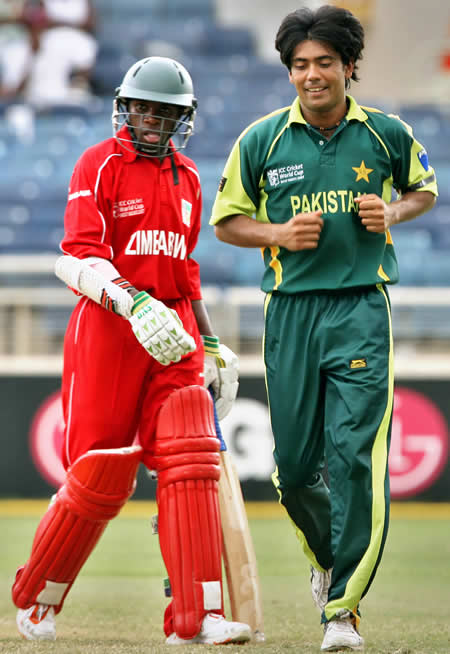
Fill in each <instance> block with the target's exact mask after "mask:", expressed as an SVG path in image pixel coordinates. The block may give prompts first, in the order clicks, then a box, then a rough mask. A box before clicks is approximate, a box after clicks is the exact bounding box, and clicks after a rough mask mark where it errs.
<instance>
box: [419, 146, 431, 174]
mask: <svg viewBox="0 0 450 654" xmlns="http://www.w3.org/2000/svg"><path fill="white" fill-rule="evenodd" d="M417 156H418V157H419V161H420V163H421V164H422V166H423V168H424V169H425V170H428V168H429V164H428V154H427V151H426V150H425V149H423V150H421V151H420V152H418V153H417Z"/></svg>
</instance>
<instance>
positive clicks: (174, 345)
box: [129, 291, 196, 366]
mask: <svg viewBox="0 0 450 654" xmlns="http://www.w3.org/2000/svg"><path fill="white" fill-rule="evenodd" d="M131 314H132V315H131V318H129V321H130V323H131V329H132V330H133V333H134V335H135V336H136V338H137V340H138V341H139V343H140V344H141V345H142V346H143V347H144V348H145V349H146V350H147V352H148V353H149V354H150V355H151V356H152V357H154V358H155V359H156V360H157V361H159V363H161V364H162V365H163V366H168V365H169V364H170V363H176V362H177V361H179V360H180V359H181V357H182V356H183V355H184V354H188V352H193V351H194V350H195V347H196V346H195V341H194V339H193V338H192V336H191V335H190V334H188V333H187V331H186V330H185V329H184V327H183V323H182V322H181V320H180V318H179V316H178V314H177V312H176V311H174V310H173V309H169V308H168V307H166V305H165V304H163V303H162V302H160V301H159V300H155V298H153V297H151V295H149V294H148V293H146V292H145V291H141V292H140V293H138V294H137V295H135V297H134V304H133V308H132V310H131Z"/></svg>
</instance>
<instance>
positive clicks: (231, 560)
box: [219, 450, 264, 641]
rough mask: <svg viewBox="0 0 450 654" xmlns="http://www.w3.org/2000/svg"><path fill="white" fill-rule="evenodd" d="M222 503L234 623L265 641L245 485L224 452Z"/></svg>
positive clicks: (224, 551)
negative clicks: (241, 625)
mask: <svg viewBox="0 0 450 654" xmlns="http://www.w3.org/2000/svg"><path fill="white" fill-rule="evenodd" d="M220 467H221V473H220V481H219V504H220V515H221V522H222V537H223V561H224V567H225V575H226V579H227V585H228V594H229V597H230V606H231V615H232V617H233V620H236V621H238V622H244V623H246V624H248V625H250V627H251V629H252V631H253V637H254V639H255V640H257V641H263V640H264V621H263V610H262V597H261V588H260V583H259V576H258V568H257V563H256V555H255V549H254V546H253V540H252V537H251V534H250V528H249V525H248V519H247V513H246V510H245V505H244V498H243V496H242V489H241V484H240V481H239V477H238V474H237V471H236V468H235V466H234V463H233V460H232V459H231V457H230V454H229V453H228V452H227V451H226V450H225V451H222V452H221V453H220Z"/></svg>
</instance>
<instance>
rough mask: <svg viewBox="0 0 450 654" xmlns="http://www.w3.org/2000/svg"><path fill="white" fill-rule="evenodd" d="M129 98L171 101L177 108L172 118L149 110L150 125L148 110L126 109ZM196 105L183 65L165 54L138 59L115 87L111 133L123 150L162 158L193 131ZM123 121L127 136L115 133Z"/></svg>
mask: <svg viewBox="0 0 450 654" xmlns="http://www.w3.org/2000/svg"><path fill="white" fill-rule="evenodd" d="M130 100H143V101H147V102H154V103H158V104H160V105H172V106H175V107H176V108H177V109H178V112H177V114H176V115H175V117H174V118H173V117H172V116H170V117H168V116H167V115H157V114H153V113H152V118H153V119H154V122H155V123H157V126H153V124H150V123H149V122H148V121H147V120H146V117H147V116H148V115H149V114H140V113H130V111H129V107H130ZM196 108H197V100H196V99H195V97H194V91H193V84H192V79H191V77H190V75H189V73H188V72H187V70H186V69H185V68H184V66H182V65H181V64H179V63H178V62H176V61H175V60H174V59H169V58H167V57H148V58H146V59H141V60H140V61H138V62H137V63H135V64H134V65H133V66H132V67H131V68H130V69H129V70H128V72H127V73H126V74H125V77H124V78H123V81H122V84H121V85H120V86H119V87H118V88H117V89H116V95H115V98H114V102H113V114H112V124H113V130H114V135H115V137H116V139H117V140H118V142H119V143H120V144H121V146H122V147H124V148H125V149H127V150H131V151H132V152H133V151H135V150H138V151H139V153H140V154H142V155H143V156H147V157H159V158H163V157H166V156H168V155H169V154H170V153H171V152H175V151H178V150H182V149H184V148H185V147H186V144H187V142H188V140H189V138H190V136H191V134H192V133H193V128H194V118H195V111H196ZM151 122H152V123H153V121H151ZM123 125H127V126H128V131H129V134H130V136H131V140H130V139H129V138H127V137H125V136H124V135H118V131H119V130H120V129H121V127H123ZM152 135H154V136H153V138H152ZM171 139H172V142H171V144H170V147H169V141H170V140H171ZM152 141H153V142H152Z"/></svg>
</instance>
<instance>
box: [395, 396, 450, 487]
mask: <svg viewBox="0 0 450 654" xmlns="http://www.w3.org/2000/svg"><path fill="white" fill-rule="evenodd" d="M447 457H448V432H447V424H446V422H445V419H444V417H443V416H442V414H441V412H440V411H439V409H438V408H437V407H436V406H435V405H434V404H433V403H432V402H431V401H430V400H429V399H428V398H427V397H425V395H422V394H421V393H417V392H416V391H412V390H409V389H407V388H397V389H396V391H395V398H394V415H393V421H392V441H391V450H390V454H389V476H390V480H391V495H392V497H393V498H403V497H410V496H412V495H417V494H418V493H421V492H422V491H424V490H425V489H426V488H428V487H429V486H431V484H432V483H433V482H434V481H435V480H436V479H438V477H439V475H440V474H441V472H442V469H443V468H444V466H445V464H446V462H447Z"/></svg>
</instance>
